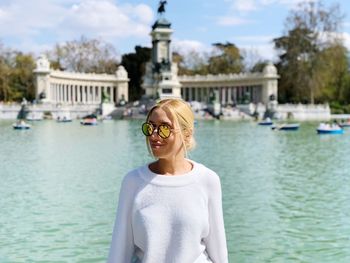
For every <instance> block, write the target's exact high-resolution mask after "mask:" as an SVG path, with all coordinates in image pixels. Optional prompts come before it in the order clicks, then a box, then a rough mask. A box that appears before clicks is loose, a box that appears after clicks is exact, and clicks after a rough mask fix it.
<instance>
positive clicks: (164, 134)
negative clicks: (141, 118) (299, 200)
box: [142, 122, 172, 139]
mask: <svg viewBox="0 0 350 263" xmlns="http://www.w3.org/2000/svg"><path fill="white" fill-rule="evenodd" d="M155 130H157V134H158V135H159V137H160V138H163V139H166V138H169V136H170V134H171V131H172V129H171V128H170V126H169V125H168V124H160V125H159V126H158V127H157V126H155V125H153V124H152V123H149V122H145V123H143V124H142V133H143V134H144V135H145V136H151V135H152V134H153V133H154V131H155Z"/></svg>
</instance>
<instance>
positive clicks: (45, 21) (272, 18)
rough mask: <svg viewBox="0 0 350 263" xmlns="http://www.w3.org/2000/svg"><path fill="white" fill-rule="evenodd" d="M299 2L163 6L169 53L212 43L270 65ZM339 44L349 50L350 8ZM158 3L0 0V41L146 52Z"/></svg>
mask: <svg viewBox="0 0 350 263" xmlns="http://www.w3.org/2000/svg"><path fill="white" fill-rule="evenodd" d="M298 2H300V0H187V1H186V0H168V4H167V5H166V13H165V17H166V18H167V19H168V20H169V21H170V22H171V23H172V28H173V30H174V34H173V49H174V50H176V51H179V52H182V53H186V52H189V51H191V50H196V51H199V52H202V51H207V52H209V51H210V50H211V44H212V43H215V42H226V41H229V42H232V43H234V44H236V45H237V46H238V47H239V48H241V49H245V50H247V51H249V52H250V53H251V54H252V55H256V56H259V57H261V58H264V59H272V60H273V59H274V57H275V53H274V51H273V44H272V39H273V38H275V37H279V36H281V35H282V34H283V30H284V23H285V19H286V17H287V15H288V12H289V10H290V9H291V8H294V7H295V5H296V4H297V3H298ZM323 2H324V3H325V5H326V6H329V5H330V4H332V3H339V4H340V7H341V10H342V11H343V12H344V14H345V19H344V25H343V29H342V32H343V37H344V43H345V45H346V46H347V48H348V49H349V50H350V2H349V1H348V0H338V1H335V0H324V1H323ZM158 3H159V1H158V0H150V1H142V0H128V1H127V0H31V1H28V0H0V41H1V43H2V44H3V45H5V46H6V47H11V48H14V49H18V50H22V51H24V52H33V53H34V54H36V55H39V54H40V53H42V52H44V51H45V50H49V49H51V48H52V47H53V46H54V44H55V43H63V42H65V41H70V40H74V39H78V38H80V36H81V35H85V36H87V37H89V38H99V39H101V40H103V41H106V42H108V43H111V44H113V46H114V47H115V49H116V51H117V53H118V54H119V55H122V54H124V53H128V52H132V51H133V49H134V46H135V45H142V46H150V45H151V41H150V36H149V32H150V27H151V25H152V24H153V23H154V21H155V19H157V13H156V10H157V7H158Z"/></svg>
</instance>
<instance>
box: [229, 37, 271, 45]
mask: <svg viewBox="0 0 350 263" xmlns="http://www.w3.org/2000/svg"><path fill="white" fill-rule="evenodd" d="M274 38H275V36H272V35H268V36H258V35H254V36H237V37H234V39H233V40H234V41H240V42H250V43H261V42H264V43H265V42H271V41H272V40H273V39H274Z"/></svg>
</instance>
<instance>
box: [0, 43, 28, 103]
mask: <svg viewBox="0 0 350 263" xmlns="http://www.w3.org/2000/svg"><path fill="white" fill-rule="evenodd" d="M34 67H35V63H34V58H33V56H32V55H30V54H23V53H21V52H18V51H13V50H10V49H6V48H3V47H1V48H0V100H3V101H21V100H22V98H23V97H24V98H27V99H28V100H33V99H34V97H35V94H34V93H35V90H34V80H33V73H32V71H33V70H34Z"/></svg>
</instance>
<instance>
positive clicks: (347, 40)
mask: <svg viewBox="0 0 350 263" xmlns="http://www.w3.org/2000/svg"><path fill="white" fill-rule="evenodd" d="M343 40H344V45H345V47H346V48H347V49H348V50H350V33H343Z"/></svg>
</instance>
